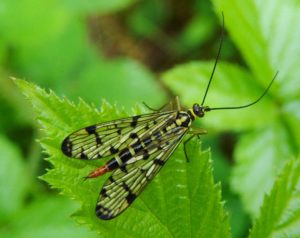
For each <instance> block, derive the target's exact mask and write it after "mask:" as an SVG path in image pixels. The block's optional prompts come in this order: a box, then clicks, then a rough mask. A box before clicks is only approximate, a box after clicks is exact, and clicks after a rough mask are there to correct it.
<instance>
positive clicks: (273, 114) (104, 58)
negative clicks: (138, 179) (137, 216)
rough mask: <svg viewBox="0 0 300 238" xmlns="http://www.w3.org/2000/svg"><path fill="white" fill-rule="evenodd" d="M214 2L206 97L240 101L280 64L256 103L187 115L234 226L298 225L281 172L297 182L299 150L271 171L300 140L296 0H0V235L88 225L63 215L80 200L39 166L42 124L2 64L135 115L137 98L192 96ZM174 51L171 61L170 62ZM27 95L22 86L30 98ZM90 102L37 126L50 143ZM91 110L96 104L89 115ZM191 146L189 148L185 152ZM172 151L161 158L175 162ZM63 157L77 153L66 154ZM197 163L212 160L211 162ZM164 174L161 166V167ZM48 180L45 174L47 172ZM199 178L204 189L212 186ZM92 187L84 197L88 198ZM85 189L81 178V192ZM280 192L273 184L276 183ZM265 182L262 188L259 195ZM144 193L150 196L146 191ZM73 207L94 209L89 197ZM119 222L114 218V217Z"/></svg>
mask: <svg viewBox="0 0 300 238" xmlns="http://www.w3.org/2000/svg"><path fill="white" fill-rule="evenodd" d="M221 12H224V15H225V30H226V31H227V36H226V38H225V43H224V46H223V49H222V53H221V62H220V63H219V64H218V66H217V70H216V74H215V77H214V81H213V82H212V85H211V88H210V91H209V94H208V98H207V101H206V103H207V105H209V106H211V107H218V106H235V105H242V104H246V103H248V102H250V101H252V100H254V99H255V98H257V97H258V96H259V95H260V94H261V92H262V91H263V90H264V88H265V87H266V85H267V84H268V82H269V81H270V80H271V79H272V77H273V75H274V74H275V72H276V71H277V70H279V75H278V77H277V79H276V81H275V83H274V85H273V86H272V88H271V90H270V92H269V93H268V95H267V96H266V97H265V98H264V99H263V100H262V101H261V102H260V103H259V104H257V105H255V106H253V107H252V108H248V109H244V110H239V111H216V112H211V113H209V115H207V116H206V117H205V118H204V119H203V120H200V122H197V123H196V124H197V125H199V126H201V127H204V128H206V129H207V130H208V131H209V135H208V136H205V137H202V138H201V139H202V141H203V145H202V147H203V148H204V150H205V149H207V148H208V147H211V153H212V159H213V165H212V167H213V168H214V176H215V179H216V180H217V181H221V182H222V197H223V200H226V203H225V208H226V209H227V211H228V213H229V219H230V225H231V230H232V236H233V237H245V236H247V234H248V230H249V228H250V227H251V226H252V225H251V220H255V223H254V224H255V225H254V227H253V230H252V232H251V237H262V235H261V234H264V235H268V236H272V235H274V236H276V237H282V236H283V235H282V234H281V233H276V234H275V233H272V231H273V230H276V229H279V228H280V229H282V230H283V231H284V232H285V231H286V234H291V237H293V236H297V235H298V236H299V233H297V231H298V230H297V229H296V228H295V226H297V224H298V222H299V220H300V216H299V212H298V211H299V202H298V200H299V199H298V197H299V196H298V193H297V191H298V190H297V189H299V187H297V186H294V187H293V186H291V187H287V185H286V184H289V185H290V184H297V182H298V180H299V176H298V174H299V169H298V170H297V168H298V167H299V166H298V165H297V162H293V163H294V164H293V163H292V162H289V163H288V164H287V165H286V166H285V169H284V170H282V168H283V165H284V164H285V162H286V161H287V160H293V159H295V158H297V156H298V155H299V147H300V131H299V130H300V129H299V121H300V114H299V107H300V95H299V94H300V88H299V87H300V77H299V75H300V72H299V70H300V69H299V67H298V66H299V64H300V57H299V55H300V44H299V39H300V28H299V23H300V14H299V13H300V5H299V3H298V2H297V1H294V0H288V1H283V0H279V1H276V2H273V1H263V0H258V1H254V0H245V1H238V0H227V1H222V0H212V2H209V1H200V0H196V1H182V2H179V1H172V0H170V1H167V0H144V1H137V0H110V1H99V0H94V1H70V0H62V1H55V0H53V1H38V0H18V1H16V0H2V1H0V65H1V70H0V112H1V117H0V130H1V135H0V149H1V150H0V154H1V159H0V163H1V166H0V168H1V169H0V171H1V172H0V184H1V191H0V201H1V204H0V234H1V237H32V236H33V235H34V237H53V236H55V237H96V234H95V233H94V232H91V231H89V230H88V229H86V228H84V227H79V226H77V225H76V224H75V223H74V222H72V220H71V219H70V218H69V215H70V214H71V213H72V212H74V211H75V210H76V208H78V204H77V203H75V202H73V201H71V200H68V199H66V198H63V197H62V196H57V195H56V193H55V192H53V191H51V190H49V189H48V187H47V185H46V184H44V183H42V182H41V181H39V180H38V179H37V177H38V176H39V175H42V174H44V173H45V169H46V168H49V166H50V165H49V164H48V163H45V162H43V159H42V158H43V157H45V156H44V155H42V153H41V149H40V146H39V145H38V144H37V143H36V139H37V138H43V136H44V135H45V131H44V132H43V131H40V130H39V125H38V123H37V121H36V120H34V118H33V109H32V107H31V105H30V104H29V103H28V102H27V101H25V100H24V97H23V96H22V95H21V94H20V92H19V89H18V88H17V87H16V86H15V85H14V84H13V83H12V80H11V79H10V78H9V77H10V76H13V77H18V78H24V79H26V80H28V81H30V82H33V83H35V84H38V85H40V86H41V87H43V88H48V89H51V90H53V91H55V92H56V93H57V94H58V95H60V96H62V95H65V96H67V97H68V98H70V99H71V100H74V101H76V102H78V97H81V98H83V99H84V101H86V102H88V103H91V104H94V105H95V106H96V107H100V105H101V101H102V99H106V100H108V101H109V102H111V103H115V102H116V103H117V105H118V108H119V110H120V111H122V109H123V107H124V112H122V113H123V114H122V115H124V114H125V112H126V114H128V113H130V114H132V112H130V110H129V109H130V108H132V106H134V105H135V104H136V103H140V102H142V101H145V102H147V103H148V104H149V105H150V106H152V107H159V106H160V105H162V104H164V103H165V102H166V101H168V100H169V98H170V97H172V96H174V95H179V96H180V98H181V99H182V103H183V105H187V106H191V104H192V103H194V102H200V101H201V99H202V95H203V93H204V88H205V86H206V83H207V80H208V78H209V76H210V73H211V70H212V64H213V61H212V60H213V59H214V58H215V55H216V52H217V49H218V44H219V39H220V34H219V33H220V24H219V19H220V18H221ZM218 18H219V19H218ZM176 64H180V65H179V66H176V67H175V65H176ZM171 67H174V68H172V69H170V68H171ZM157 75H160V77H157ZM23 91H24V89H23ZM33 91H34V90H33ZM42 95H44V96H45V95H46V94H42ZM52 96H53V95H52ZM52 96H51V95H50V96H49V98H48V99H49V100H51V98H52ZM45 98H47V96H45ZM35 100H36V98H35V99H34V98H31V101H32V103H33V104H34V103H35V102H36V101H35ZM81 104H82V102H79V105H81ZM45 105H47V103H46V104H45ZM62 105H64V104H62ZM55 106H57V105H55ZM55 106H54V107H53V110H54V111H53V112H55V111H56V110H58V111H59V110H61V111H60V113H63V112H64V111H63V109H62V108H63V106H62V108H59V107H57V108H56V107H55ZM89 110H90V109H88V107H85V109H82V113H81V112H80V111H78V114H77V116H76V115H75V114H72V117H75V119H74V118H73V119H72V120H70V121H68V120H67V119H68V116H70V115H71V114H68V115H67V114H66V115H65V116H63V118H64V120H66V123H65V124H63V126H62V127H61V129H62V130H61V132H60V133H61V135H60V134H59V135H60V137H59V138H58V137H57V131H55V130H53V131H50V132H49V131H47V133H46V134H47V135H48V136H49V135H53V136H54V137H55V141H56V143H58V142H59V140H62V139H63V138H64V136H65V135H66V134H68V133H69V132H71V131H72V130H73V129H77V128H78V127H83V126H86V124H85V119H86V118H88V116H87V115H83V114H85V113H88V112H89ZM91 110H92V109H91ZM37 111H38V114H37V115H36V116H37V117H38V118H44V120H42V121H41V122H42V123H44V125H45V123H46V122H47V120H46V121H45V118H46V119H47V117H49V118H50V117H51V118H52V120H49V121H51V123H52V124H53V127H57V125H56V123H58V122H59V120H61V118H57V115H56V113H53V114H51V113H49V111H47V110H46V108H45V112H44V113H43V107H42V105H41V108H38V110H37ZM46 111H47V112H46ZM92 111H93V110H92ZM114 111H115V110H111V111H109V113H110V114H111V115H110V116H111V117H114V118H116V117H117V116H118V114H114ZM119 116H120V114H119ZM76 117H78V118H80V119H78V120H77V123H78V124H74V123H75V122H76ZM111 117H107V119H110V118H111ZM103 118H106V117H105V116H103ZM101 120H102V119H101V118H99V120H97V116H96V115H94V122H98V121H101ZM71 122H72V123H73V124H72V125H70V124H71ZM87 122H90V121H88V120H87ZM68 123H69V125H68ZM87 124H89V123H87ZM67 125H68V128H66V126H67ZM75 127H76V128H75ZM63 132H64V133H63ZM58 149H59V148H56V150H58ZM180 150H181V149H180V148H179V149H178V151H180ZM55 153H58V152H57V151H56V152H55ZM55 153H54V154H55ZM176 154H177V153H176ZM178 154H179V152H178ZM56 155H57V154H56ZM52 156H53V154H52ZM176 156H178V157H182V155H181V154H179V155H175V157H176ZM57 158H59V159H60V160H64V158H62V157H59V156H58V157H57ZM201 158H202V157H201ZM183 159H184V158H183ZM197 159H200V158H197V157H193V160H197ZM171 160H172V158H171ZM171 160H170V163H171V165H170V167H169V169H172V168H173V167H172V162H171ZM174 160H175V159H174ZM64 161H65V160H64ZM192 162H193V161H192ZM67 163H69V164H70V166H78V168H80V167H82V166H83V165H82V163H80V162H78V161H76V162H75V161H73V160H72V161H68V162H67ZM71 164H72V165H71ZM89 166H94V165H89ZM167 166H168V165H166V167H167ZM206 168H207V169H208V170H210V166H208V167H206ZM54 171H55V170H54ZM78 171H79V170H78ZM169 171H170V170H169ZM281 171H283V172H281ZM65 172H66V171H65ZM84 172H86V170H84V171H83V172H80V176H81V175H82V174H81V173H83V174H84ZM162 172H164V170H163V171H162ZM194 172H195V171H194ZM280 172H281V176H280V177H278V174H279V173H280ZM63 173H64V171H63V170H62V171H61V173H59V174H57V175H56V177H57V181H54V183H55V182H56V183H59V181H61V180H62V179H69V180H71V181H72V179H78V176H79V174H78V173H79V172H78V173H77V174H76V173H74V175H73V176H74V177H70V176H71V175H70V174H69V173H66V175H68V177H67V176H66V177H61V176H62V175H63ZM168 173H169V172H168V169H167V168H166V172H164V174H165V176H167V175H168ZM161 176H164V175H161ZM53 177H54V176H53ZM53 177H52V179H53ZM49 180H51V179H49ZM207 181H209V179H207ZM274 181H276V183H275V185H274V187H273V188H272V186H273V184H274ZM195 182H199V181H195ZM200 182H201V181H200ZM50 183H51V184H52V185H53V181H52V182H51V181H50ZM208 184H209V185H208V186H210V187H209V188H210V189H211V187H212V186H214V185H213V183H211V184H210V183H208ZM85 186H87V185H85V184H83V185H82V187H85ZM94 186H98V187H99V188H98V190H99V189H100V186H101V184H100V183H99V181H96V182H94ZM170 186H171V185H170ZM174 186H175V184H174ZM202 186H205V184H204V185H202ZM152 187H155V186H154V185H153V186H152ZM60 188H62V187H61V186H60ZM88 188H89V187H88ZM88 188H86V189H88ZM98 190H97V191H94V190H93V192H91V193H93V194H89V196H90V197H93V199H94V200H95V196H97V194H98ZM150 190H151V188H150V189H149V192H148V194H149V193H150V192H151V191H150ZM84 191H85V190H84V188H82V191H81V192H84ZM205 191H206V190H205ZM207 191H210V190H209V189H208V190H207ZM211 191H213V190H211ZM218 191H219V190H218ZM278 191H279V192H280V194H284V196H282V197H280V196H278V193H279V192H278ZM295 191H296V192H295ZM64 192H65V193H66V191H64ZM145 193H147V190H146V191H145ZM199 193H201V191H199ZM266 193H270V195H269V196H267V197H266V198H264V196H265V194H266ZM67 194H68V193H67ZM68 195H70V196H71V197H73V196H74V194H70V193H69V194H68ZM150 196H151V195H150ZM170 196H176V195H175V194H172V195H170ZM142 199H145V200H147V194H145V195H143V196H142ZM91 201H92V199H91ZM289 201H293V202H292V204H290V203H289ZM268 204H273V206H270V205H269V206H268ZM79 205H82V204H79ZM202 205H203V204H202ZM86 206H89V205H86ZM137 206H139V205H138V204H137ZM261 206H263V207H262V210H261V215H260V207H261ZM199 207H201V204H199ZM83 208H87V209H86V213H91V211H90V210H88V207H83ZM277 208H278V209H277ZM272 209H277V210H276V217H275V216H274V217H272V216H271V217H270V216H269V214H272V213H273V212H275V210H272ZM92 211H93V209H92ZM150 212H151V210H150ZM152 212H153V210H152ZM154 212H155V211H154ZM286 213H288V215H287V214H286ZM80 215H82V214H79V215H78V216H80ZM88 215H89V216H90V217H92V215H93V214H88ZM124 216H126V215H125V214H124ZM272 218H273V219H272ZM124 219H125V218H124ZM211 219H213V218H211ZM77 220H78V219H77ZM266 222H267V223H266ZM85 223H86V220H85ZM262 224H263V225H262ZM119 226H120V229H122V228H123V227H122V224H119ZM285 227H289V228H291V229H290V230H285V229H283V228H285ZM264 228H266V229H265V230H264ZM294 228H295V229H294ZM96 229H97V228H96ZM157 229H158V230H159V228H157ZM207 229H208V230H209V229H212V228H211V227H208V228H207ZM267 229H268V230H267ZM98 232H99V230H98ZM136 234H137V235H138V234H139V235H140V233H136ZM193 234H197V233H193ZM283 234H284V233H283ZM197 237H201V235H197Z"/></svg>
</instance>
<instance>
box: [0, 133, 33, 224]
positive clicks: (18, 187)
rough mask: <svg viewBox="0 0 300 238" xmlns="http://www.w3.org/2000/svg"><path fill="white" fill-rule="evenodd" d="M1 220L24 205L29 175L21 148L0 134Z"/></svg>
mask: <svg viewBox="0 0 300 238" xmlns="http://www.w3.org/2000/svg"><path fill="white" fill-rule="evenodd" d="M0 158H1V159H0V187H1V193H0V220H1V221H2V220H6V219H8V218H9V217H11V216H13V215H14V214H15V213H16V212H17V211H18V210H19V209H21V207H22V206H23V202H24V198H25V195H26V189H27V188H28V182H29V177H28V174H26V167H25V164H24V162H23V158H22V156H21V153H20V151H19V149H18V148H17V147H16V146H15V145H14V144H13V143H11V142H10V141H9V140H8V139H7V138H5V137H4V136H3V135H1V136H0Z"/></svg>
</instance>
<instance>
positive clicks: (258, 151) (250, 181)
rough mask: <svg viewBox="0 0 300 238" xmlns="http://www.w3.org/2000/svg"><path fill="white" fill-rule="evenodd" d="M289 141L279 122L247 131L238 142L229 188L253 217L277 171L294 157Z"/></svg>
mask: <svg viewBox="0 0 300 238" xmlns="http://www.w3.org/2000/svg"><path fill="white" fill-rule="evenodd" d="M284 142H285V143H284ZM288 142H289V135H288V134H287V132H286V130H285V129H284V128H283V127H282V125H281V124H280V123H273V124H270V125H269V126H268V127H266V128H264V129H258V130H257V131H254V132H249V133H248V134H246V135H244V136H243V137H242V138H241V140H240V141H239V142H238V143H237V146H236V150H235V155H234V156H235V159H236V166H235V167H234V168H233V172H232V177H231V185H232V189H233V190H234V191H235V192H237V193H238V194H240V196H241V197H242V200H243V203H244V206H245V209H246V210H247V211H248V212H249V213H250V214H251V215H252V216H253V217H254V216H256V215H257V213H258V211H259V207H260V205H261V204H262V201H263V196H264V193H265V192H268V191H269V190H270V189H271V187H272V184H273V181H274V179H275V177H276V175H277V174H278V172H279V171H278V170H280V169H281V167H282V165H283V163H284V161H285V160H287V159H290V158H292V157H293V155H294V151H293V148H292V147H291V146H290V143H288ZM249 194H251V196H249Z"/></svg>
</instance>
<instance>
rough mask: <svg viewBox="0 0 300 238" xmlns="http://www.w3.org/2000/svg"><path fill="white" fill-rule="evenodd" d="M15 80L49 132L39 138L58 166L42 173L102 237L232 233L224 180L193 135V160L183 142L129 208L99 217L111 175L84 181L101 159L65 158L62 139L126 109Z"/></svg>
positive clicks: (119, 115)
mask: <svg viewBox="0 0 300 238" xmlns="http://www.w3.org/2000/svg"><path fill="white" fill-rule="evenodd" d="M16 84H17V85H18V86H19V88H20V89H21V90H22V92H23V93H24V94H25V95H26V97H27V98H28V99H29V100H30V101H31V103H32V105H33V108H34V109H35V111H36V114H37V115H38V120H39V122H40V124H41V126H42V128H43V130H44V132H45V134H46V136H45V137H44V138H43V139H42V140H41V144H42V146H43V148H44V150H45V152H46V153H47V154H48V155H50V157H49V158H48V160H49V161H50V162H51V163H52V164H53V167H54V168H53V169H51V170H49V171H48V173H47V174H46V175H44V176H43V179H44V180H46V181H48V182H49V183H50V184H51V186H52V187H55V188H59V189H61V191H62V193H63V194H65V195H67V196H69V197H71V198H74V199H75V200H77V201H80V202H81V205H82V208H81V209H80V210H79V211H77V212H76V214H75V215H74V217H75V219H76V220H77V221H78V222H80V223H82V224H87V225H88V226H89V227H91V228H92V229H94V230H96V231H97V232H98V233H99V234H100V235H101V237H121V236H122V237H154V236H155V237H186V236H189V237H220V236H222V237H230V229H229V225H228V217H227V215H226V214H225V212H224V210H223V205H222V203H221V192H220V185H219V184H215V183H214V181H213V177H212V168H211V161H210V158H209V157H210V156H209V151H201V146H200V144H199V143H196V142H195V141H192V142H191V143H190V144H188V147H187V150H188V154H189V158H190V163H186V160H185V158H184V153H183V152H182V147H180V148H179V149H178V150H176V152H175V153H174V154H173V155H172V157H171V158H170V160H169V161H168V163H167V164H166V166H165V167H164V168H163V169H162V171H161V172H160V174H159V175H158V176H157V177H156V178H155V179H154V181H153V182H151V183H150V185H149V187H148V188H147V189H146V190H145V192H143V194H142V195H141V196H140V198H138V199H137V201H136V202H134V204H133V205H132V206H131V207H129V208H128V210H126V211H125V212H124V213H123V214H122V215H120V216H119V217H117V218H116V219H113V220H111V221H103V220H100V219H98V218H97V217H96V216H95V212H94V210H95V203H96V199H97V197H98V194H99V191H100V189H101V186H102V184H103V182H104V180H105V179H106V178H107V176H105V177H101V178H98V179H90V180H87V181H85V182H83V179H82V177H84V176H86V175H87V174H88V173H89V172H90V171H91V170H93V169H95V168H96V167H98V166H99V163H102V164H103V161H80V160H75V159H69V158H66V157H65V156H63V155H62V153H61V151H60V144H61V142H62V140H63V139H64V138H65V136H66V135H68V134H69V133H70V132H72V131H74V130H76V129H78V128H82V127H84V126H87V125H91V124H95V123H98V122H102V121H108V120H112V119H115V118H120V117H124V116H126V114H125V113H124V112H119V111H117V110H116V107H112V106H110V105H109V104H108V103H105V102H103V104H102V107H101V110H100V111H99V110H97V109H96V108H94V107H91V106H89V105H87V104H86V103H84V102H83V101H80V102H79V103H78V104H77V105H75V104H73V103H70V102H69V101H68V100H66V99H60V98H58V97H57V96H56V95H55V94H54V93H53V92H50V93H46V92H45V91H44V90H42V89H40V88H39V87H37V86H35V85H33V84H30V83H27V82H26V81H22V80H16ZM135 111H137V110H135Z"/></svg>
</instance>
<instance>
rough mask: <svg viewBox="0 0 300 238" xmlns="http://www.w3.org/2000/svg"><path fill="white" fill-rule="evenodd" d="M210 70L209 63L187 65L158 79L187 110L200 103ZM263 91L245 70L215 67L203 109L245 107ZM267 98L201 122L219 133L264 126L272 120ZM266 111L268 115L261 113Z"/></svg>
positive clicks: (211, 64)
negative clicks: (177, 97) (242, 106)
mask: <svg viewBox="0 0 300 238" xmlns="http://www.w3.org/2000/svg"><path fill="white" fill-rule="evenodd" d="M212 68H213V63H207V62H192V63H187V64H183V65H180V66H177V67H175V68H174V69H171V70H169V71H167V72H166V73H164V74H163V75H162V79H163V81H164V83H165V84H166V85H167V86H168V87H169V88H171V89H172V91H173V92H174V93H175V94H176V95H179V97H180V99H181V100H182V102H183V103H184V105H187V106H188V107H191V106H192V105H193V103H195V102H197V103H199V104H200V103H201V102H202V98H203V96H204V92H205V89H206V87H207V83H208V79H209V77H210V75H211V71H212ZM264 90H265V87H261V86H259V85H258V84H257V82H256V81H255V80H254V78H253V77H252V76H251V75H250V74H249V73H248V72H247V71H246V70H244V69H242V68H240V67H238V66H235V65H232V64H228V63H218V66H217V71H216V73H215V76H214V80H213V82H212V84H211V87H210V90H209V92H208V95H207V98H206V101H205V105H208V106H210V107H212V108H213V107H226V106H241V105H245V104H248V103H250V102H253V101H254V100H255V99H257V98H258V97H259V96H260V95H261V94H262V93H263V91H264ZM271 90H272V89H271ZM268 97H269V95H267V96H266V97H265V98H263V99H262V101H260V102H259V103H258V104H257V105H255V106H253V107H249V108H247V109H241V110H227V111H212V112H209V113H207V115H206V117H204V118H203V119H201V120H203V123H204V124H206V125H208V126H211V127H213V128H217V129H219V130H242V129H243V130H245V129H250V128H256V127H257V126H262V125H267V124H268V123H269V122H270V121H271V120H273V119H274V117H275V116H276V110H275V105H274V104H273V103H272V102H271V100H270V99H268ZM266 108H268V113H265V110H266ZM211 114H213V115H211ZM258 115H259V116H258Z"/></svg>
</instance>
